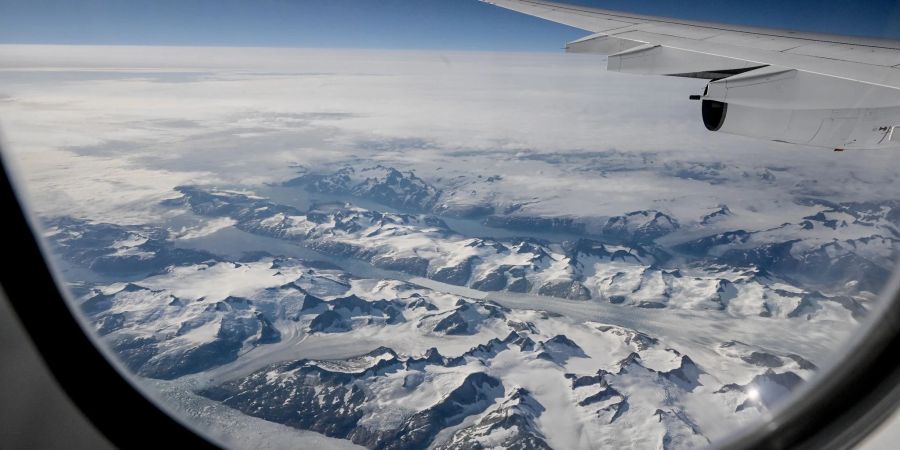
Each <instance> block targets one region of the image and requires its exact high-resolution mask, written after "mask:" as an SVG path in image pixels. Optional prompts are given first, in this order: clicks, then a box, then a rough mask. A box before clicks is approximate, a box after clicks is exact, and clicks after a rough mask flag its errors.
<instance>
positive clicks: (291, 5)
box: [0, 0, 900, 52]
mask: <svg viewBox="0 0 900 450" xmlns="http://www.w3.org/2000/svg"><path fill="white" fill-rule="evenodd" d="M567 1H568V2H570V3H578V4H583V5H590V6H595V7H602V8H608V9H614V10H621V11H629V12H637V13H645V14H657V15H664V16H670V17H679V18H686V19H695V20H709V21H718V22H725V23H735V24H743V25H755V26H766V27H774V28H787V29H797V30H802V31H818V32H828V33H837V34H852V35H863V36H874V37H887V38H894V39H900V4H898V2H896V1H892V0H867V1H865V2H848V1H844V0H795V1H789V2H787V1H784V0H756V1H747V0H696V1H673V0H567ZM583 35H584V32H583V31H580V30H576V29H573V28H569V27H566V26H562V25H557V24H553V23H549V22H546V21H542V20H539V19H535V18H531V17H527V16H523V15H520V14H517V13H514V12H511V11H505V10H501V9H500V8H496V7H493V6H490V5H486V4H482V3H479V2H478V1H476V0H301V1H287V0H256V1H249V0H244V1H238V0H157V1H149V0H136V1H128V2H122V1H117V0H0V43H5V44H12V43H15V44H25V43H34V44H129V45H174V46H250V47H255V46H262V47H311V48H379V49H453V50H491V51H548V52H549V51H558V50H559V49H560V48H561V47H562V45H563V44H564V43H565V42H567V41H570V40H573V39H577V38H579V37H581V36H583Z"/></svg>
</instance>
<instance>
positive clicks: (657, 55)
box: [485, 0, 900, 149]
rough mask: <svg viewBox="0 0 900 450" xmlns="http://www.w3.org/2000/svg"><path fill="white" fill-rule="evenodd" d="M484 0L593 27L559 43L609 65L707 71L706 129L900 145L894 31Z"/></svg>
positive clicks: (898, 50) (899, 71)
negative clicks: (836, 30) (872, 35)
mask: <svg viewBox="0 0 900 450" xmlns="http://www.w3.org/2000/svg"><path fill="white" fill-rule="evenodd" d="M485 3H490V4H493V5H496V6H500V7H503V8H506V9H510V10H513V11H518V12H521V13H524V14H529V15H532V16H536V17H540V18H543V19H547V20H551V21H554V22H558V23H561V24H565V25H569V26H572V27H576V28H580V29H583V30H586V31H589V32H591V33H592V34H590V35H588V36H586V37H584V38H582V39H579V40H577V41H574V42H570V43H569V44H568V45H567V46H566V50H567V51H569V52H573V53H595V54H599V55H605V56H607V57H608V69H609V70H611V71H617V72H623V73H633V74H644V75H669V76H680V77H693V78H703V79H708V80H710V82H709V84H708V85H707V88H706V89H705V90H704V92H703V94H702V95H700V96H694V98H695V99H700V100H702V108H701V110H702V113H703V119H704V120H703V121H704V124H705V125H706V127H707V128H708V129H710V130H711V131H721V132H726V133H732V134H739V135H744V136H750V137H757V138H763V139H769V140H775V141H783V142H789V143H795V144H804V145H813V146H821V147H830V148H835V149H844V148H879V147H900V42H898V41H892V40H883V39H869V38H858V37H847V36H835V35H827V34H815V33H799V32H793V31H785V30H772V29H765V28H754V27H740V26H733V25H724V24H716V23H706V22H696V21H687V20H679V19H669V18H663V17H652V16H646V15H639V14H630V13H620V12H614V11H606V10H601V9H594V8H588V7H582V6H574V5H566V4H561V3H553V2H546V1H539V0H486V1H485ZM895 128H896V129H897V133H894V131H895ZM895 134H896V135H895Z"/></svg>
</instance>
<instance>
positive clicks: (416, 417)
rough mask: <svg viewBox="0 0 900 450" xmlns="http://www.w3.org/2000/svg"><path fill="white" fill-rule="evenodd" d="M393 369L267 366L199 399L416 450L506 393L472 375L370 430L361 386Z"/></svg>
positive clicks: (385, 364)
mask: <svg viewBox="0 0 900 450" xmlns="http://www.w3.org/2000/svg"><path fill="white" fill-rule="evenodd" d="M431 358H435V357H434V356H433V355H431ZM396 364H398V362H397V361H396V359H394V360H393V361H391V360H380V361H379V362H378V363H377V364H376V365H375V366H372V367H370V368H368V369H365V370H364V371H362V372H342V371H334V370H328V369H325V368H323V367H320V366H319V365H316V364H315V362H311V361H308V360H302V361H297V362H294V363H286V364H280V365H275V366H270V367H268V368H266V369H263V370H261V371H258V372H256V373H254V374H252V375H250V376H248V377H245V378H241V379H239V380H234V381H230V382H227V383H225V384H222V385H220V386H216V387H212V388H208V389H204V390H201V391H199V392H198V394H200V395H202V396H205V397H207V398H210V399H213V400H216V401H220V402H222V403H223V404H225V405H227V406H229V407H231V408H234V409H237V410H239V411H242V412H243V413H245V414H248V415H251V416H254V417H259V418H262V419H265V420H269V421H272V422H276V423H281V424H284V425H288V426H292V427H295V428H299V429H304V430H313V431H316V432H319V433H322V434H325V435H327V436H331V437H337V438H343V439H349V440H350V441H352V442H354V443H356V444H358V445H362V446H365V447H368V448H371V449H418V448H425V447H427V446H428V445H429V444H431V443H432V441H433V440H434V438H435V436H436V435H437V434H438V432H440V431H441V430H443V429H445V428H447V427H451V426H454V425H457V424H459V423H460V422H462V420H463V419H464V418H465V417H467V416H470V415H472V414H478V413H481V412H482V411H484V410H485V409H486V408H488V407H489V406H490V405H491V404H493V403H494V401H495V400H496V399H497V398H499V397H502V396H503V393H504V389H503V386H502V384H501V383H500V381H499V380H497V379H496V378H493V377H491V376H489V375H487V374H485V373H483V372H475V373H471V374H469V375H467V376H466V377H465V378H464V379H463V380H462V381H461V383H460V384H459V385H458V386H457V387H456V388H454V389H453V390H452V391H451V392H450V393H449V394H447V395H446V396H445V397H444V398H442V399H441V400H440V401H438V402H437V403H436V404H434V405H433V406H431V407H429V408H426V409H424V410H421V411H415V412H412V413H411V414H409V415H407V416H405V417H404V418H403V419H402V420H400V421H399V422H398V423H396V424H395V426H393V427H391V428H384V427H379V428H368V427H366V425H365V422H364V421H362V419H363V418H364V417H365V416H366V415H371V414H376V413H377V408H378V407H377V406H375V405H374V404H373V403H371V402H372V401H373V400H375V397H374V396H373V393H372V392H371V391H370V390H369V389H366V388H365V387H364V386H365V384H366V383H367V381H369V380H370V379H371V378H372V377H377V376H379V375H378V374H379V373H383V371H390V370H392V369H391V367H393V366H396ZM271 377H275V379H276V380H277V382H272V381H270V380H271ZM407 378H409V377H407ZM367 405H371V406H369V408H366V406H367ZM372 407H374V408H376V409H375V411H372V410H371V408H372ZM298 411H303V414H297V412H298Z"/></svg>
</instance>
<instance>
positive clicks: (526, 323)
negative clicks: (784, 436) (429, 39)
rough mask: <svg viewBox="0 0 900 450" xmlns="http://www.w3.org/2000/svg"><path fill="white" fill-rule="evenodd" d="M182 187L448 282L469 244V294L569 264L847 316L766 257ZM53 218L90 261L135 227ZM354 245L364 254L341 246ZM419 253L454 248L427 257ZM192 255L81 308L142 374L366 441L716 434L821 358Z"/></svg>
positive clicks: (157, 235)
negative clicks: (659, 252)
mask: <svg viewBox="0 0 900 450" xmlns="http://www.w3.org/2000/svg"><path fill="white" fill-rule="evenodd" d="M180 192H181V193H182V194H184V197H183V198H181V199H179V200H177V201H171V202H167V203H168V204H170V205H173V206H179V205H185V206H189V207H190V208H191V209H192V210H193V211H195V212H202V213H204V214H211V215H213V216H218V215H220V214H226V215H228V216H229V217H232V218H234V219H235V220H236V221H237V225H236V227H238V228H240V229H244V230H247V232H250V233H260V234H264V235H266V236H274V237H278V238H279V239H284V240H288V241H297V240H299V241H300V242H302V243H304V244H305V245H306V244H308V245H310V247H312V248H319V249H324V250H328V249H338V248H341V249H344V252H343V253H340V256H344V257H350V258H358V259H364V260H365V261H368V262H371V263H372V264H373V265H375V266H380V267H387V268H390V269H391V270H396V271H398V272H403V273H406V271H410V272H411V269H410V267H413V268H415V267H419V266H415V265H413V266H408V265H405V264H398V263H397V262H396V261H403V260H404V258H401V257H395V258H394V261H395V262H394V263H391V264H386V263H380V264H379V263H377V261H379V260H378V259H377V258H379V257H380V258H387V257H388V256H386V255H391V253H390V251H394V250H390V251H389V252H384V251H383V249H385V248H388V249H391V248H392V247H391V246H390V245H389V243H390V242H391V240H390V239H391V238H392V237H395V236H404V237H405V238H406V239H410V240H412V241H414V242H418V243H419V244H418V247H416V248H414V249H413V250H415V251H417V252H419V253H417V254H418V255H419V257H420V258H422V260H423V261H425V263H423V264H424V265H423V266H422V268H420V269H416V270H420V272H418V273H411V274H412V275H415V274H418V275H422V276H430V279H431V280H436V279H438V278H441V279H443V280H444V281H442V283H446V284H447V285H448V286H453V284H452V283H450V282H451V281H454V278H453V277H450V276H444V277H443V278H442V277H441V276H437V277H436V276H434V274H436V273H441V272H440V271H435V270H432V269H430V267H431V263H432V262H433V261H441V259H440V258H442V257H444V258H445V257H447V256H448V255H449V254H451V252H464V251H469V252H472V253H471V255H470V258H471V259H472V261H473V262H472V263H471V264H470V266H471V267H470V268H469V270H468V272H469V273H470V275H469V278H468V280H467V281H466V283H468V284H470V285H471V286H469V287H470V288H471V289H472V290H473V292H478V290H477V289H478V288H479V287H481V288H482V289H484V288H485V285H484V284H482V285H478V284H476V283H474V281H471V280H476V281H477V280H482V279H483V278H484V277H478V276H476V275H477V274H482V273H493V274H500V275H502V276H503V277H508V278H509V280H506V281H507V282H508V283H507V284H511V283H509V281H510V280H512V281H514V280H515V279H523V280H527V281H528V283H529V284H531V285H532V288H531V289H529V290H524V291H523V292H521V293H518V294H520V295H525V296H526V297H524V298H528V297H532V298H535V299H538V298H541V296H542V295H544V294H546V292H542V289H541V287H542V286H543V285H541V284H540V283H539V282H536V280H539V279H542V278H541V277H545V276H546V273H548V271H550V270H551V267H552V266H553V265H554V264H564V266H565V267H566V268H567V272H565V273H567V274H569V275H570V276H571V275H572V274H576V273H577V274H579V276H581V277H582V280H583V283H582V284H581V286H592V287H594V288H595V289H598V290H601V291H602V292H605V293H606V294H612V293H614V292H615V293H621V294H617V295H609V296H608V298H602V297H598V298H590V299H579V298H578V297H577V296H572V295H569V294H570V293H569V292H565V294H566V295H565V297H566V298H569V299H575V300H576V301H579V302H595V303H598V304H600V305H607V306H605V308H612V309H610V310H609V311H611V312H615V311H616V310H617V309H621V308H628V307H637V308H639V309H647V308H650V309H648V311H652V310H653V309H654V308H664V309H665V308H677V309H689V310H692V311H696V313H697V314H700V313H702V314H708V315H709V317H710V318H711V319H713V320H716V321H722V320H725V321H728V320H731V321H736V322H734V323H735V324H739V323H745V322H740V321H741V320H744V319H741V318H740V317H742V316H741V315H742V314H746V315H749V316H756V317H757V319H756V320H778V321H781V320H787V321H792V320H803V322H806V323H809V322H810V321H812V322H817V321H820V320H833V317H837V316H841V317H844V316H846V317H851V315H852V313H851V312H849V311H847V310H846V309H845V308H846V305H842V304H841V303H839V302H837V301H836V300H834V299H831V298H826V297H821V296H820V297H816V295H820V294H815V295H814V294H810V293H805V291H802V290H798V288H796V287H792V286H789V285H787V284H785V283H784V282H782V281H779V280H777V279H775V278H772V277H771V275H768V274H766V273H763V272H760V271H739V270H726V269H716V268H709V269H707V270H705V271H704V272H702V273H705V274H706V275H704V277H705V278H704V277H701V276H700V275H699V274H700V273H701V272H699V271H697V270H698V269H685V270H684V272H691V273H694V272H695V271H697V272H696V273H697V274H698V275H696V276H694V275H691V276H688V275H685V274H684V273H682V271H679V270H676V269H662V268H658V267H654V264H655V262H654V258H653V257H652V256H650V255H648V254H645V253H642V252H639V251H637V250H636V249H627V248H620V247H616V246H613V245H609V244H603V243H600V242H597V241H592V240H587V239H582V240H578V241H574V242H568V243H565V244H564V245H559V244H550V243H547V242H539V241H533V240H514V241H509V242H504V241H496V240H487V239H473V238H464V237H462V236H459V235H457V234H456V233H455V232H453V231H452V230H450V229H449V228H448V227H447V226H446V225H445V224H443V223H442V222H441V221H439V220H437V219H434V218H429V217H426V216H408V215H398V214H387V213H377V212H372V211H368V210H362V209H359V208H353V207H349V206H344V207H340V208H335V209H333V210H329V211H312V212H308V213H305V214H304V213H300V212H297V211H293V210H290V209H288V208H285V207H281V206H278V205H275V204H272V203H271V202H269V201H267V200H265V199H263V198H257V197H255V196H251V195H246V194H243V193H234V192H219V191H213V192H207V191H205V190H199V189H195V188H191V189H186V188H183V189H180ZM289 214H290V215H289ZM273 218H277V220H276V219H273ZM54 223H55V227H54V228H52V229H51V231H50V233H49V237H50V239H51V242H53V243H54V245H65V246H67V247H66V248H72V249H77V248H79V247H80V246H82V245H86V244H88V243H90V244H91V245H94V246H96V247H97V248H98V249H103V247H102V245H106V248H105V250H104V251H97V252H95V253H93V254H92V255H93V258H95V259H98V260H103V259H105V258H108V257H109V256H108V255H109V254H110V253H111V252H114V251H116V249H118V248H121V247H122V245H123V244H122V243H121V241H122V239H118V238H117V239H111V240H109V241H108V242H104V243H103V244H97V243H96V241H95V240H93V239H92V236H93V235H94V234H95V233H97V232H98V231H105V230H108V229H119V228H121V230H120V231H121V233H132V232H136V231H134V230H131V229H129V228H127V227H124V228H122V227H119V228H117V227H116V226H113V225H109V224H92V223H86V222H83V221H74V220H67V219H66V220H63V219H61V220H58V221H56V222H54ZM295 230H302V232H298V231H295ZM140 232H141V233H143V234H142V235H143V236H145V237H146V240H145V241H142V242H141V243H140V245H141V246H142V247H141V248H143V249H144V250H145V251H146V253H147V254H146V255H144V257H145V258H146V260H148V261H156V260H158V258H161V257H162V256H165V255H171V254H172V249H171V247H172V246H173V245H174V244H173V242H172V240H171V239H169V237H170V236H169V235H168V234H167V233H166V232H165V231H162V230H159V229H153V228H151V227H141V228H140ZM119 237H121V236H119ZM82 238H83V239H88V240H89V241H86V242H80V241H79V239H82ZM342 239H343V240H342ZM351 239H352V240H353V241H356V242H357V245H359V248H356V249H354V250H352V251H350V250H348V248H349V246H350V242H348V241H350V240H351ZM368 240H374V242H377V244H372V245H367V242H369V241H368ZM57 241H58V242H57ZM427 248H434V249H442V248H451V249H452V250H450V251H447V253H441V252H439V251H437V250H433V251H434V253H425V252H424V249H427ZM328 253H329V254H330V255H337V253H335V252H334V251H329V252H328ZM200 254H202V255H203V256H204V261H202V262H197V261H196V259H197V258H196V257H195V254H194V253H191V252H186V253H184V255H186V256H185V259H184V260H181V261H177V262H176V261H172V264H171V265H169V266H167V267H166V268H164V269H162V270H159V269H156V268H155V266H154V270H153V271H152V272H150V271H148V272H147V273H146V274H145V276H144V277H143V278H141V279H139V280H133V281H131V282H128V283H125V282H113V283H109V282H104V281H98V282H94V283H92V284H91V285H90V286H82V291H83V293H82V295H81V296H80V297H79V299H78V305H79V306H80V308H81V309H82V310H83V311H84V312H85V313H86V314H87V315H88V317H90V319H91V321H92V322H93V323H94V324H95V327H96V329H97V331H98V333H99V334H100V335H102V336H103V339H104V340H105V341H106V342H108V343H109V345H110V347H111V348H112V349H113V351H114V352H115V353H116V354H118V355H119V357H120V358H121V359H122V361H123V362H124V363H125V365H126V366H127V367H128V368H129V369H131V370H133V371H134V372H135V373H136V374H138V375H140V376H144V377H149V378H156V379H162V380H173V379H194V380H195V381H194V382H193V383H199V384H194V386H195V387H194V388H193V389H194V390H195V392H196V393H197V394H198V395H200V396H203V397H205V398H208V399H210V400H213V401H217V402H221V403H222V404H224V405H227V406H229V407H231V408H234V409H236V410H238V411H241V412H243V413H244V414H247V415H250V416H255V417H259V418H262V419H264V420H268V421H271V422H276V423H280V424H284V425H287V426H291V427H295V428H299V429H302V430H310V431H314V432H318V433H321V434H324V435H327V436H330V437H334V438H341V439H347V440H349V441H352V442H353V443H356V444H358V445H362V446H365V447H368V448H423V447H426V446H430V445H431V446H435V447H438V448H447V449H451V448H489V447H493V446H503V447H521V448H571V447H577V446H585V445H587V446H593V445H602V446H621V445H624V443H626V442H628V443H632V444H634V445H638V446H641V447H645V446H646V447H652V446H659V445H664V446H673V447H675V448H689V447H696V446H704V445H706V444H708V443H709V442H710V441H711V439H714V437H715V436H717V435H719V433H721V432H722V430H723V429H727V428H728V427H730V426H736V424H740V423H746V422H748V421H751V420H753V419H754V418H756V417H758V416H759V414H761V413H762V412H764V411H766V410H767V409H769V408H772V407H774V406H776V405H777V403H778V402H779V401H781V400H783V399H784V398H786V395H785V394H787V393H789V392H790V391H792V390H794V389H796V387H797V386H798V385H800V384H801V383H802V382H803V380H805V379H808V378H809V377H810V376H811V375H812V374H813V373H814V372H815V371H816V370H817V366H816V365H815V364H814V363H813V362H811V361H810V360H809V359H808V357H806V356H802V355H800V354H797V353H794V352H786V351H783V350H773V349H770V348H767V347H765V346H762V345H759V344H755V343H745V342H744V341H741V340H734V339H731V340H729V339H727V338H724V336H723V337H722V338H721V340H720V341H719V342H718V343H717V344H715V345H713V346H712V347H709V346H708V345H706V344H703V345H700V344H698V343H692V342H693V341H692V339H691V337H690V336H685V335H684V333H683V332H681V331H676V329H678V328H679V327H680V326H681V325H680V324H679V323H678V322H673V323H672V327H670V328H667V330H668V331H664V330H660V332H659V334H653V333H652V332H647V331H639V330H636V329H633V328H629V327H623V326H621V325H613V324H607V323H600V322H597V321H596V319H579V318H577V317H568V316H565V315H561V314H558V313H556V312H553V311H552V309H553V308H550V309H551V310H547V309H545V307H541V306H539V303H535V304H534V306H532V307H527V308H520V307H518V308H511V307H509V306H504V305H503V304H502V302H501V303H498V302H495V301H492V300H489V299H479V298H470V297H466V296H461V295H454V294H448V293H443V292H440V291H438V290H434V289H432V288H428V287H424V286H421V285H417V284H416V283H415V279H411V281H409V282H404V281H397V280H390V279H377V278H360V277H357V276H353V275H350V274H348V273H347V272H345V271H344V270H341V269H340V268H337V267H334V266H332V265H330V264H323V263H317V262H314V261H304V260H298V259H295V258H292V257H274V256H267V255H260V256H257V257H255V258H249V257H248V258H246V259H244V260H242V261H241V262H237V261H230V260H228V259H227V258H223V257H221V256H215V255H212V254H208V253H200ZM66 255H72V256H69V258H70V259H71V262H72V263H73V264H78V265H84V266H86V267H95V265H96V263H95V261H93V260H92V259H91V257H92V255H87V256H86V255H85V254H84V253H81V252H70V253H66ZM426 255H427V256H426ZM557 259H558V260H559V261H558V262H557V261H556V260H557ZM498 261H503V262H505V263H506V264H500V263H499V262H498ZM441 264H442V265H441V266H440V267H442V268H444V267H458V266H460V265H461V264H462V263H460V264H457V265H448V264H447V263H446V262H441ZM484 265H488V266H487V267H491V268H493V269H492V271H486V270H482V269H481V267H482V266H484ZM504 266H507V267H504ZM606 266H609V267H611V268H609V269H606V271H605V272H603V273H609V272H615V274H614V275H613V276H612V277H611V278H602V279H603V280H605V281H604V282H603V283H599V284H598V283H596V282H594V281H591V280H595V281H596V280H599V279H600V278H598V277H597V273H598V270H596V269H591V271H590V272H589V273H591V274H592V275H591V276H589V277H584V274H585V273H586V272H585V267H606ZM501 267H503V268H502V269H501ZM517 269H520V270H517ZM622 274H624V275H622ZM629 274H635V276H637V278H633V277H632V276H631V275H629ZM638 274H639V276H638ZM445 275H446V274H445ZM500 275H494V276H498V277H499V276H500ZM457 279H460V280H461V279H462V278H457ZM497 283H498V284H496V285H495V286H500V282H497ZM604 283H605V284H604ZM461 284H465V283H461ZM545 285H546V284H545ZM634 286H637V287H634ZM585 289H586V290H587V287H585ZM704 289H705V290H704ZM497 290H501V289H497ZM754 290H755V291H760V292H757V293H756V294H755V295H757V297H752V298H754V299H755V300H753V301H762V302H763V303H761V304H758V305H755V306H753V308H763V306H762V305H767V306H765V308H768V309H767V310H765V311H768V312H769V314H768V315H765V314H761V313H762V312H764V311H763V310H757V309H753V308H751V305H752V302H753V301H751V300H750V299H744V298H742V296H745V297H748V298H749V296H750V294H749V293H742V292H743V291H747V292H751V291H754ZM505 291H506V292H514V290H510V289H508V288H507V289H505ZM649 292H655V293H656V294H655V295H657V296H656V297H653V299H654V300H653V301H656V302H659V305H656V304H649V303H641V302H650V301H651V300H650V298H651V297H649ZM551 294H556V292H551ZM606 294H604V295H606ZM620 299H621V301H620ZM798 310H799V311H802V314H801V313H798V312H796V311H798ZM841 311H844V312H841ZM629 314H631V313H629ZM761 315H762V316H765V317H759V316H761ZM798 325H799V324H798ZM698 338H700V339H701V340H702V341H703V342H708V341H707V340H706V339H707V338H706V337H700V336H698ZM794 345H796V343H794V344H791V345H788V346H786V347H792V346H794ZM761 392H765V394H760V393H761Z"/></svg>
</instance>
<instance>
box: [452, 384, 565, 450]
mask: <svg viewBox="0 0 900 450" xmlns="http://www.w3.org/2000/svg"><path fill="white" fill-rule="evenodd" d="M543 412H544V406H543V405H541V404H540V403H539V402H538V401H537V400H535V399H534V397H532V396H531V393H530V392H528V390H526V389H523V388H519V389H515V390H513V391H512V392H511V394H510V395H508V396H507V397H506V398H505V399H504V400H503V401H502V402H501V403H500V404H499V405H498V407H497V408H496V409H494V410H493V411H491V412H489V413H488V414H486V415H485V416H484V417H482V418H481V419H479V420H478V421H477V422H475V423H474V424H472V425H470V426H468V427H465V428H463V429H461V430H459V431H457V432H455V433H453V435H452V436H451V437H450V438H449V439H447V440H446V441H445V442H444V443H442V444H440V445H438V446H437V447H436V449H438V450H463V449H465V450H470V449H471V450H486V449H487V448H497V447H499V448H510V449H513V448H514V449H521V450H550V446H549V445H548V444H547V442H546V441H545V438H544V434H543V433H542V432H541V431H540V429H539V428H538V426H537V424H536V420H537V418H538V417H540V415H541V414H542V413H543ZM495 435H497V436H499V438H497V440H495V439H492V436H495ZM484 442H491V446H490V447H485V444H484Z"/></svg>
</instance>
